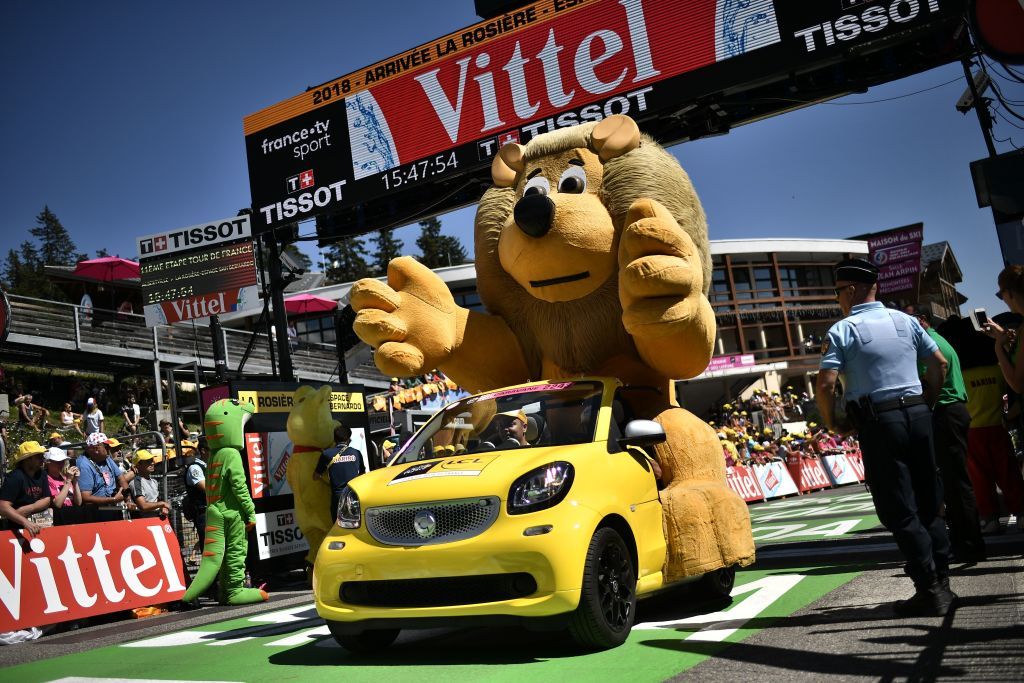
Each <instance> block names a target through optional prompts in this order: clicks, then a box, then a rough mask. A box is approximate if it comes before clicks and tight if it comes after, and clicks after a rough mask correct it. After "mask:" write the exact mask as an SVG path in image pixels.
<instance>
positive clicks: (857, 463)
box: [846, 451, 866, 481]
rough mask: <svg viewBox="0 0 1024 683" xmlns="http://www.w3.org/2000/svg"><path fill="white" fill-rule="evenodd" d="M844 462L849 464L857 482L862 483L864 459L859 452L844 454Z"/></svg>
mask: <svg viewBox="0 0 1024 683" xmlns="http://www.w3.org/2000/svg"><path fill="white" fill-rule="evenodd" d="M846 460H847V461H848V462H849V463H850V467H851V468H852V469H853V473H854V474H855V475H856V476H857V481H864V479H865V478H866V477H865V475H864V457H863V456H862V455H861V454H860V451H848V452H847V453H846Z"/></svg>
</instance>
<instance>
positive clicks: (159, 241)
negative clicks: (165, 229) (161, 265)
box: [153, 235, 167, 251]
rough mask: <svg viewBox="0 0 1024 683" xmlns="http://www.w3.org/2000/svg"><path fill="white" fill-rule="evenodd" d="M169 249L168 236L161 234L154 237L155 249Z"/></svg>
mask: <svg viewBox="0 0 1024 683" xmlns="http://www.w3.org/2000/svg"><path fill="white" fill-rule="evenodd" d="M166 249H167V238H166V237H164V236H163V235H161V236H160V237H154V238H153V251H164V250H166Z"/></svg>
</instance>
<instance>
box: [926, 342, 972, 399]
mask: <svg viewBox="0 0 1024 683" xmlns="http://www.w3.org/2000/svg"><path fill="white" fill-rule="evenodd" d="M925 331H926V332H927V333H928V336H929V337H931V338H932V339H933V340H935V343H936V344H937V345H938V347H939V351H941V352H942V355H943V356H945V357H946V361H947V362H948V363H949V367H948V368H947V369H946V381H945V382H943V383H942V389H941V390H940V391H939V403H940V404H946V403H957V402H966V401H967V387H965V386H964V376H963V374H962V373H961V372H960V358H959V357H958V356H957V355H956V351H954V350H953V347H952V346H950V345H949V342H948V341H946V340H945V339H944V338H943V337H942V335H941V334H939V333H938V332H936V331H935V330H933V329H932V328H930V327H929V328H928V329H927V330H925ZM924 371H925V366H924V365H921V375H922V376H924Z"/></svg>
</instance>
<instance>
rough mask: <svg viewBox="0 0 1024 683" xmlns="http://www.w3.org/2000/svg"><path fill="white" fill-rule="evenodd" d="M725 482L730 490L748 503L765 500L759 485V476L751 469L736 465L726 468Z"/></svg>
mask: <svg viewBox="0 0 1024 683" xmlns="http://www.w3.org/2000/svg"><path fill="white" fill-rule="evenodd" d="M725 480H726V482H728V484H729V488H731V489H732V490H733V491H735V492H736V495H738V496H739V497H740V498H742V499H743V500H745V501H746V502H748V503H752V502H754V501H758V500H764V494H763V493H762V492H761V486H760V485H759V484H758V483H757V475H755V474H754V471H753V470H752V469H750V468H749V467H745V466H743V465H736V466H735V467H726V468H725Z"/></svg>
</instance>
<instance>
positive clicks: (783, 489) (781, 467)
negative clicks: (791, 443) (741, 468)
mask: <svg viewBox="0 0 1024 683" xmlns="http://www.w3.org/2000/svg"><path fill="white" fill-rule="evenodd" d="M752 467H753V468H754V474H755V475H756V476H757V483H758V484H759V485H760V486H761V492H762V493H764V497H765V499H769V498H778V497H780V496H790V495H793V494H795V493H799V492H800V490H799V489H798V488H797V487H796V483H795V482H794V481H793V477H791V476H790V475H789V470H787V469H786V465H785V464H783V463H781V462H770V463H768V464H767V465H753V466H752Z"/></svg>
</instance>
